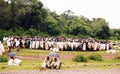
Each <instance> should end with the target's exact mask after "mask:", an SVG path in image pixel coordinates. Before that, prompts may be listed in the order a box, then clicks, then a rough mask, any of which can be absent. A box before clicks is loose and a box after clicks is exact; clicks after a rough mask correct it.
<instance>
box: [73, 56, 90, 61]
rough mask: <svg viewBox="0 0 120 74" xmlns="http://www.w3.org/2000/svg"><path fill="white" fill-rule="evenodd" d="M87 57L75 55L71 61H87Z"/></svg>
mask: <svg viewBox="0 0 120 74" xmlns="http://www.w3.org/2000/svg"><path fill="white" fill-rule="evenodd" d="M88 60H89V59H88V58H87V57H85V56H83V55H77V56H75V58H73V61H75V62H88Z"/></svg>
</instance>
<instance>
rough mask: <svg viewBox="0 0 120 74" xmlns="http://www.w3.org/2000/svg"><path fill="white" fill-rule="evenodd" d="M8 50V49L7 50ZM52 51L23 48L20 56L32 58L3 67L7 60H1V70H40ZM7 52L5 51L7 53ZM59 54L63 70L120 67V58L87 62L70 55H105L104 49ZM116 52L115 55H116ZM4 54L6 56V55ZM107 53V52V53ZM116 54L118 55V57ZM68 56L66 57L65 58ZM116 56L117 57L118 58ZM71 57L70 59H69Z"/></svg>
mask: <svg viewBox="0 0 120 74" xmlns="http://www.w3.org/2000/svg"><path fill="white" fill-rule="evenodd" d="M6 51H7V50H6ZM49 52H50V51H47V50H33V49H32V50H30V49H22V50H21V51H20V52H19V53H18V56H19V57H23V56H30V57H32V58H31V59H30V58H21V60H22V64H21V66H16V67H15V66H9V67H6V68H4V69H3V68H2V67H3V66H6V65H7V62H0V72H3V71H5V72H6V71H16V70H39V69H40V66H41V65H42V62H43V59H44V57H45V56H47V54H48V53H49ZM6 54H7V53H5V55H6ZM58 54H59V55H60V58H59V60H61V61H62V62H63V63H64V64H62V67H61V70H81V69H109V68H117V69H118V68H120V60H115V59H114V58H113V59H107V58H104V57H103V58H104V61H100V62H99V61H92V60H89V61H88V62H87V63H86V62H74V61H73V60H72V59H73V57H71V58H70V56H68V55H74V56H77V55H82V56H83V55H85V56H87V57H88V56H90V55H92V54H100V55H105V54H106V53H105V52H104V51H101V52H100V51H99V52H98V51H96V52H92V51H91V52H87V51H86V52H82V51H80V52H76V51H67V52H66V51H60V52H58ZM116 54H117V56H120V52H118V53H116ZM116 54H115V55H116ZM5 55H4V56H5ZM106 55H107V54H106ZM117 56H116V57H117ZM33 57H35V58H37V57H38V58H39V59H34V58H33ZM65 57H66V59H65ZM116 57H115V58H116ZM69 58H70V59H69Z"/></svg>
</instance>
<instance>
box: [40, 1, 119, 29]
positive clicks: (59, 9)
mask: <svg viewBox="0 0 120 74" xmlns="http://www.w3.org/2000/svg"><path fill="white" fill-rule="evenodd" d="M40 1H41V2H42V3H43V4H44V7H47V8H49V9H50V10H51V11H56V13H57V14H62V13H63V12H64V11H66V10H71V11H72V12H74V14H75V15H77V16H80V15H83V16H85V17H87V18H89V19H92V18H104V19H106V21H107V22H108V23H109V27H110V28H120V0H40Z"/></svg>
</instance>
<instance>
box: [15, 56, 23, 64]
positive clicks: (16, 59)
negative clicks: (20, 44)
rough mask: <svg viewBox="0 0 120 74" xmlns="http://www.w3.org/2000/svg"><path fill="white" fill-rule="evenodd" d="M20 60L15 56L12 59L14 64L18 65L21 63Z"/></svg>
mask: <svg viewBox="0 0 120 74" xmlns="http://www.w3.org/2000/svg"><path fill="white" fill-rule="evenodd" d="M21 62H22V60H20V59H19V58H18V57H16V58H15V59H14V66H20V65H21Z"/></svg>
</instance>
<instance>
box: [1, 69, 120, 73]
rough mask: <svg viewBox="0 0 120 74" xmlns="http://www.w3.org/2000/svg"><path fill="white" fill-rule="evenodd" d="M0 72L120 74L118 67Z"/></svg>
mask: <svg viewBox="0 0 120 74" xmlns="http://www.w3.org/2000/svg"><path fill="white" fill-rule="evenodd" d="M0 74H120V69H97V70H92V69H91V70H88V69H87V70H85V69H83V70H43V71H39V70H32V71H29V70H28V71H26V70H25V71H14V72H2V73H1V72H0Z"/></svg>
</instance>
